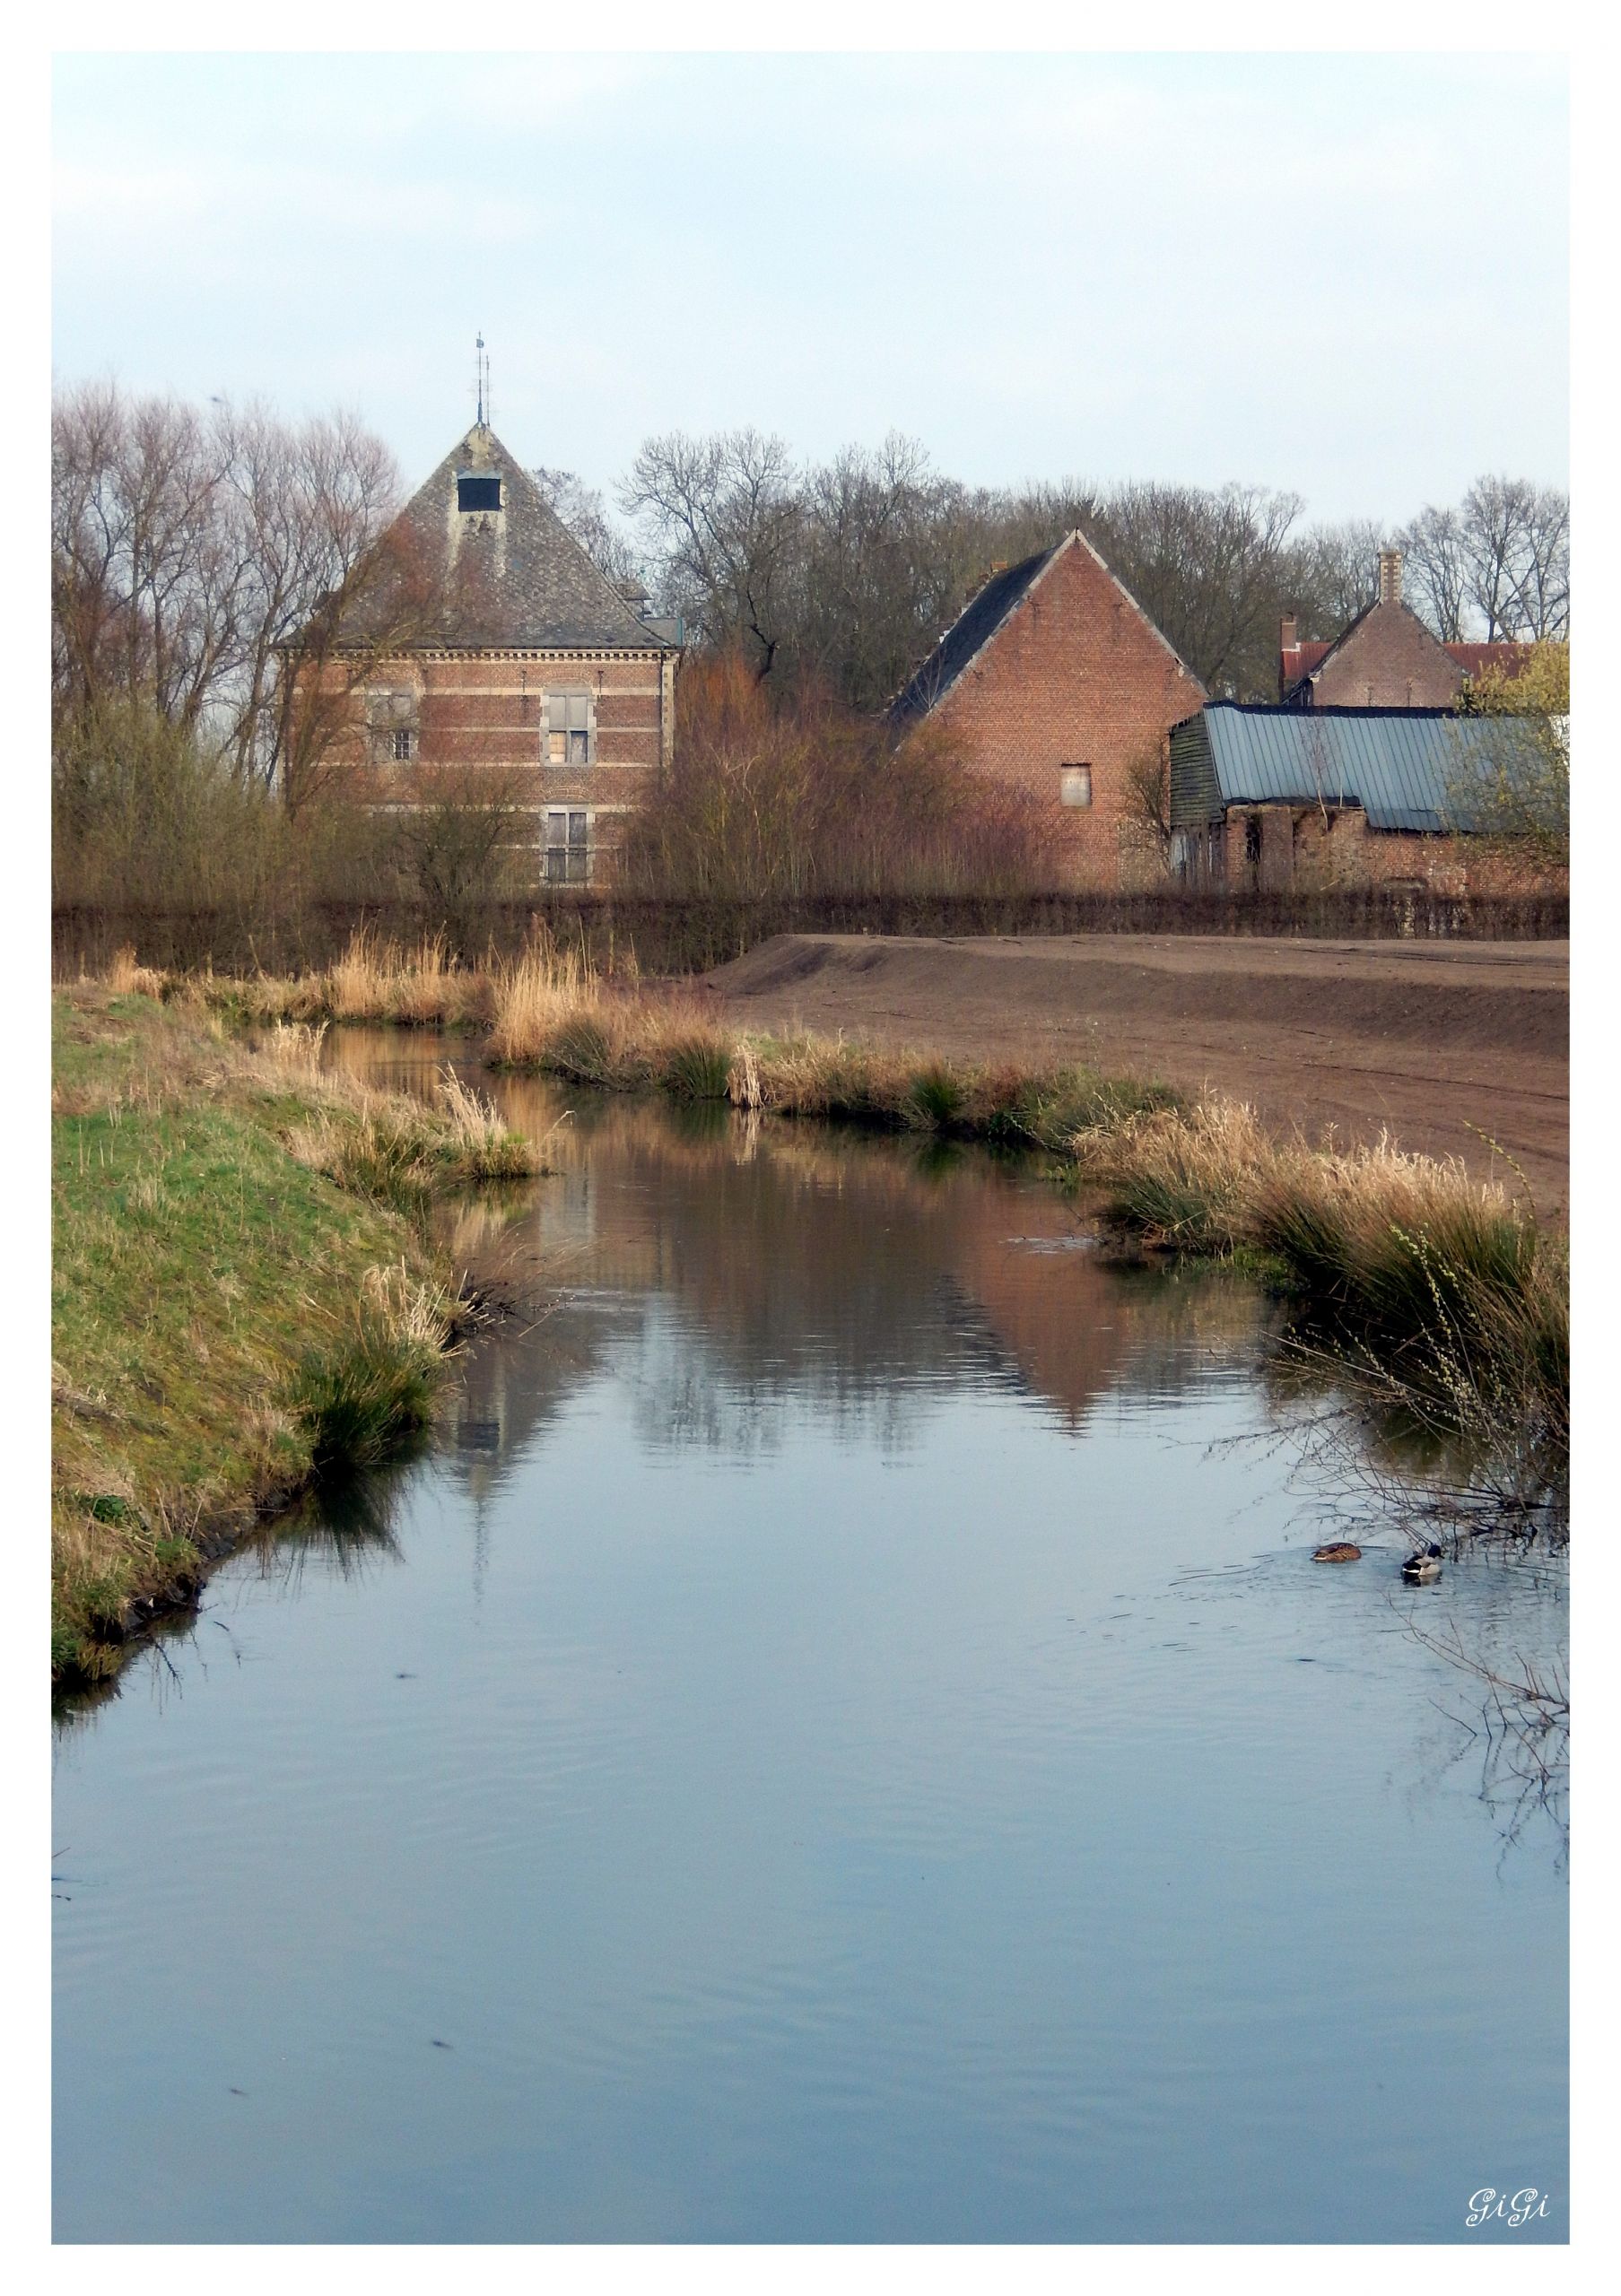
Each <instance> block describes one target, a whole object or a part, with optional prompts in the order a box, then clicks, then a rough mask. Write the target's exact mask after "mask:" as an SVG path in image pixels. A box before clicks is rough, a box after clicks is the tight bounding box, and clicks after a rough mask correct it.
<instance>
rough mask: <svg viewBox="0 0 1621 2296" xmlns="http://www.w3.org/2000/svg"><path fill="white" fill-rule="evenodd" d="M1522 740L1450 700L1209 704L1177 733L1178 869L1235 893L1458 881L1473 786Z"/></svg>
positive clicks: (1184, 877) (1187, 879) (1174, 842)
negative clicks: (1456, 709)
mask: <svg viewBox="0 0 1621 2296" xmlns="http://www.w3.org/2000/svg"><path fill="white" fill-rule="evenodd" d="M1513 738H1514V736H1513V735H1512V731H1510V730H1509V728H1508V726H1507V725H1506V724H1505V721H1504V720H1503V719H1502V718H1460V717H1458V716H1456V715H1455V714H1454V713H1452V712H1451V711H1450V710H1444V709H1312V710H1301V709H1288V708H1283V707H1280V706H1278V705H1277V704H1269V703H1252V702H1237V701H1212V702H1209V703H1207V705H1206V707H1205V708H1204V709H1201V710H1199V711H1198V713H1197V714H1196V715H1194V716H1192V717H1190V718H1184V719H1183V720H1182V721H1181V724H1180V725H1177V726H1173V727H1172V733H1171V868H1172V875H1173V876H1175V877H1177V878H1179V879H1180V880H1181V882H1182V883H1186V884H1190V885H1196V886H1206V887H1210V888H1214V889H1218V890H1219V889H1225V890H1228V891H1244V890H1256V891H1287V890H1289V889H1291V888H1293V887H1296V886H1300V887H1315V886H1319V885H1330V884H1365V883H1391V882H1407V883H1442V882H1445V883H1449V884H1450V885H1454V886H1456V885H1460V883H1461V882H1462V881H1463V880H1464V878H1465V877H1466V876H1467V869H1466V867H1465V865H1464V860H1463V857H1462V856H1461V855H1460V851H1459V850H1458V839H1460V837H1467V836H1468V835H1469V834H1470V833H1471V832H1472V831H1474V830H1475V829H1476V828H1477V814H1476V813H1475V812H1474V810H1473V809H1472V808H1471V804H1470V802H1469V790H1470V785H1471V783H1472V782H1478V781H1479V780H1481V779H1483V778H1489V777H1491V776H1493V775H1495V774H1496V773H1497V772H1499V771H1500V770H1502V764H1503V756H1504V751H1505V744H1512V741H1513Z"/></svg>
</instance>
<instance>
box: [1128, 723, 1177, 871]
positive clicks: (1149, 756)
mask: <svg viewBox="0 0 1621 2296" xmlns="http://www.w3.org/2000/svg"><path fill="white" fill-rule="evenodd" d="M1124 811H1125V815H1126V818H1127V820H1128V821H1131V822H1136V823H1137V826H1138V827H1139V828H1141V829H1143V830H1144V831H1146V832H1147V835H1148V837H1149V839H1150V840H1151V842H1152V844H1153V846H1154V848H1155V850H1156V851H1157V853H1158V855H1159V858H1160V865H1161V866H1162V868H1166V869H1168V868H1169V867H1170V866H1171V744H1170V741H1169V738H1168V737H1166V736H1163V735H1162V737H1161V738H1160V740H1159V741H1158V742H1156V743H1155V744H1153V745H1152V746H1151V747H1148V748H1146V749H1141V750H1139V751H1138V752H1137V755H1136V756H1135V757H1133V758H1132V759H1131V760H1130V761H1129V763H1128V765H1127V767H1126V796H1125V806H1124Z"/></svg>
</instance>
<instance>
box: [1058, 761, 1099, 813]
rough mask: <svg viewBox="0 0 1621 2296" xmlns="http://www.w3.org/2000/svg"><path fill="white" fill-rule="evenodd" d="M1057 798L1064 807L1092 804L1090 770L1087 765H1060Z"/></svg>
mask: <svg viewBox="0 0 1621 2296" xmlns="http://www.w3.org/2000/svg"><path fill="white" fill-rule="evenodd" d="M1059 800H1060V802H1061V803H1062V804H1066V805H1089V804H1091V803H1092V768H1091V767H1090V766H1089V765H1060V766H1059Z"/></svg>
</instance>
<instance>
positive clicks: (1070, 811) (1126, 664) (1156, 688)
mask: <svg viewBox="0 0 1621 2296" xmlns="http://www.w3.org/2000/svg"><path fill="white" fill-rule="evenodd" d="M1203 700H1205V691H1204V688H1203V687H1202V686H1201V685H1200V684H1199V683H1198V680H1197V679H1196V678H1195V677H1194V676H1193V675H1192V674H1191V673H1190V672H1189V671H1188V670H1186V669H1184V668H1183V666H1182V665H1181V663H1180V662H1179V661H1178V660H1177V658H1176V657H1175V655H1174V654H1172V651H1171V649H1170V648H1169V647H1168V646H1167V645H1166V644H1165V642H1164V640H1163V639H1162V638H1161V637H1160V635H1159V633H1158V631H1155V628H1154V626H1153V624H1152V623H1151V622H1148V621H1147V620H1146V617H1145V616H1144V615H1143V614H1142V613H1140V612H1139V611H1138V609H1137V607H1136V606H1135V605H1134V604H1132V602H1131V600H1130V598H1129V596H1127V594H1126V593H1125V591H1124V590H1122V589H1121V588H1120V585H1119V584H1118V583H1117V582H1116V581H1115V580H1114V578H1113V577H1112V576H1111V574H1110V573H1109V571H1108V570H1107V568H1106V567H1104V566H1103V565H1102V563H1101V561H1099V560H1098V559H1097V558H1095V557H1094V554H1093V553H1092V552H1091V551H1090V550H1088V549H1087V548H1086V547H1085V544H1082V543H1078V542H1076V543H1072V544H1070V545H1069V547H1068V548H1067V549H1066V550H1064V551H1063V552H1060V554H1059V556H1058V557H1057V558H1056V559H1055V560H1054V561H1053V562H1052V563H1051V565H1050V566H1049V568H1048V569H1047V570H1046V572H1045V574H1044V575H1042V576H1041V578H1040V579H1039V580H1038V581H1037V582H1036V583H1035V584H1034V586H1033V587H1032V588H1031V589H1030V590H1029V591H1028V592H1027V593H1026V595H1025V596H1024V598H1023V599H1022V600H1021V601H1020V603H1019V604H1018V605H1017V606H1015V609H1014V611H1013V613H1011V615H1010V616H1009V617H1008V619H1007V622H1004V623H1003V625H1002V627H1001V629H1000V630H998V632H997V633H996V635H995V637H994V638H992V639H990V641H989V644H988V645H987V646H986V647H984V648H982V649H981V651H980V654H979V656H978V657H977V658H976V659H975V660H974V661H973V663H972V665H970V667H969V668H968V669H966V670H965V671H964V672H963V674H962V676H961V677H960V678H959V679H958V680H957V682H956V683H955V684H954V686H953V687H952V688H951V690H950V691H949V692H948V693H947V694H946V697H945V699H944V700H942V701H940V702H939V703H938V704H937V707H936V708H935V709H934V710H933V711H932V712H931V713H930V717H929V720H928V722H929V723H930V724H932V725H936V726H941V727H943V728H944V729H946V731H947V732H949V733H950V734H951V735H954V737H955V739H956V742H957V744H958V745H959V747H960V749H961V751H962V753H963V758H964V760H965V761H966V762H967V763H968V764H969V765H970V766H971V768H972V770H974V771H975V772H979V773H984V774H988V775H991V776H994V777H995V778H997V779H998V780H999V781H1003V782H1006V783H1007V784H1009V785H1010V786H1012V787H1017V788H1022V789H1027V790H1030V791H1033V793H1034V795H1035V796H1036V798H1037V799H1038V801H1039V802H1040V804H1041V807H1042V813H1043V818H1044V819H1045V820H1046V821H1048V822H1050V827H1051V836H1052V849H1053V856H1054V861H1055V877H1056V880H1057V882H1058V883H1061V884H1064V885H1068V886H1073V887H1076V888H1077V889H1081V890H1097V891H1113V890H1116V889H1118V888H1120V887H1122V886H1123V887H1126V888H1133V887H1137V886H1139V885H1141V884H1143V883H1146V882H1148V881H1150V880H1158V879H1159V878H1160V877H1161V876H1162V875H1163V869H1162V866H1161V862H1160V857H1159V852H1158V848H1157V845H1156V844H1155V840H1154V839H1153V838H1152V836H1151V835H1148V834H1147V833H1146V831H1145V830H1144V828H1143V826H1142V824H1141V822H1140V817H1138V816H1137V815H1136V814H1134V812H1133V809H1132V804H1131V798H1130V792H1129V786H1128V780H1127V775H1128V770H1129V766H1130V764H1131V762H1132V761H1133V760H1134V759H1135V758H1137V757H1139V756H1141V755H1143V754H1144V753H1147V754H1149V755H1151V756H1152V755H1156V754H1157V753H1158V752H1159V750H1160V747H1161V745H1162V744H1163V740H1164V736H1165V735H1166V733H1167V732H1168V731H1169V729H1170V727H1171V726H1173V725H1175V724H1176V723H1177V722H1178V721H1179V720H1180V719H1181V718H1187V717H1190V716H1191V715H1192V713H1193V712H1194V710H1196V709H1198V706H1199V704H1200V703H1201V702H1202V701H1203ZM1066 765H1088V766H1090V767H1091V769H1092V803H1091V804H1090V806H1088V807H1085V808H1077V807H1070V806H1067V805H1065V804H1063V803H1062V801H1061V797H1060V780H1059V775H1060V770H1061V769H1062V768H1063V767H1064V766H1066Z"/></svg>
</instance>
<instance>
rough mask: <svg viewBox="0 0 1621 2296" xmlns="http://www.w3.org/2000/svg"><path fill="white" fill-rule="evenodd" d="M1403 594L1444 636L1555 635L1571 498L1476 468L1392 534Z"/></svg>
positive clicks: (1563, 601) (1563, 629)
mask: <svg viewBox="0 0 1621 2296" xmlns="http://www.w3.org/2000/svg"><path fill="white" fill-rule="evenodd" d="M1399 542H1400V544H1401V548H1402V550H1403V552H1405V554H1406V558H1407V572H1408V586H1409V591H1410V596H1411V603H1412V604H1413V605H1414V606H1415V607H1416V609H1417V610H1418V612H1419V613H1422V614H1423V616H1424V618H1425V621H1426V622H1428V623H1429V625H1430V627H1431V629H1432V630H1434V632H1435V634H1436V636H1437V637H1438V638H1440V639H1443V640H1445V641H1447V642H1448V643H1451V642H1452V641H1454V640H1456V639H1460V638H1467V637H1469V636H1470V635H1472V634H1475V633H1478V634H1479V635H1480V636H1481V637H1483V638H1485V639H1486V640H1488V642H1489V641H1492V640H1495V639H1558V638H1564V636H1566V635H1567V634H1568V632H1569V629H1570V500H1569V498H1568V497H1567V496H1566V495H1564V494H1562V493H1561V492H1560V491H1558V490H1557V489H1556V488H1555V487H1538V486H1534V485H1533V484H1532V483H1530V482H1529V480H1528V479H1508V478H1494V477H1486V478H1477V480H1476V481H1475V483H1474V484H1473V485H1472V486H1471V487H1470V488H1469V490H1468V493H1467V494H1466V495H1465V496H1464V498H1463V501H1462V503H1461V505H1460V507H1458V508H1457V509H1437V508H1436V506H1435V505H1434V503H1431V504H1428V505H1426V507H1425V509H1423V510H1421V511H1420V512H1419V514H1418V516H1417V517H1416V518H1415V519H1414V520H1413V521H1412V523H1411V524H1410V525H1409V526H1406V527H1404V529H1403V530H1402V533H1401V535H1399Z"/></svg>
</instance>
